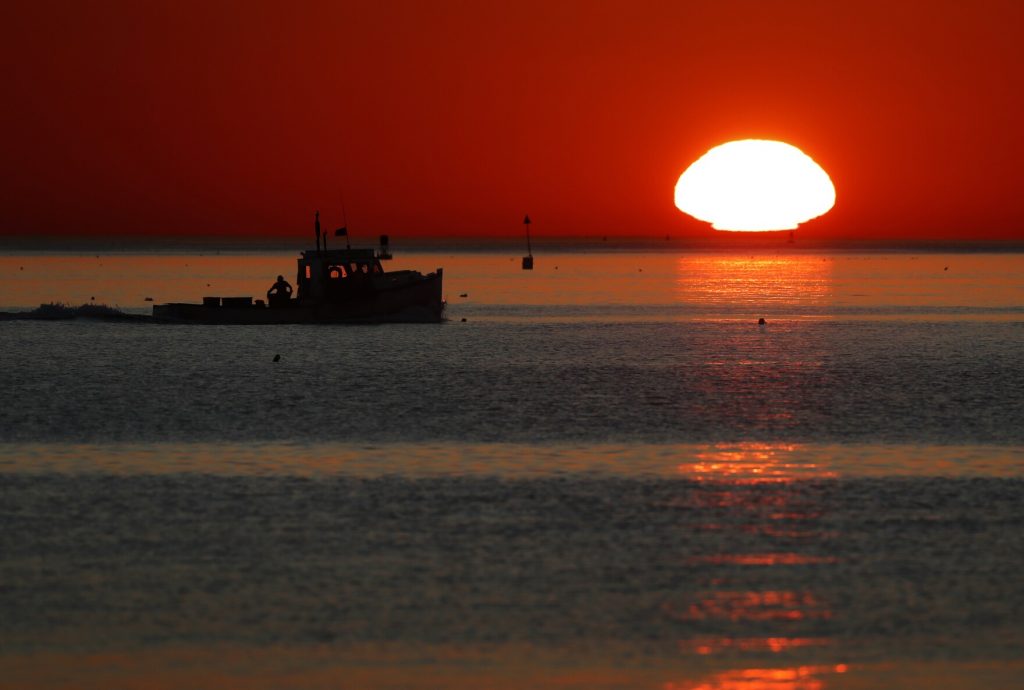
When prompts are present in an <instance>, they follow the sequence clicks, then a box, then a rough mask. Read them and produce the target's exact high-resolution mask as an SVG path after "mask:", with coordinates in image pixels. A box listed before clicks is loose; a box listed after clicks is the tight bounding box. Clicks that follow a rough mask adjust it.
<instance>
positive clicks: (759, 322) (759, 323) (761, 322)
mask: <svg viewBox="0 0 1024 690" xmlns="http://www.w3.org/2000/svg"><path fill="white" fill-rule="evenodd" d="M767 323H768V322H767V321H765V320H764V317H763V316H762V317H761V318H760V319H758V320H757V325H758V326H764V325H766V324H767Z"/></svg>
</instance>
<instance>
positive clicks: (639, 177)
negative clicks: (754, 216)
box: [0, 0, 1024, 239]
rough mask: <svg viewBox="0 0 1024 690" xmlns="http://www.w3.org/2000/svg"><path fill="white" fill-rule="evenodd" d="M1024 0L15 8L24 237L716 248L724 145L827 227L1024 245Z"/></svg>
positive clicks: (17, 217)
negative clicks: (314, 217)
mask: <svg viewBox="0 0 1024 690" xmlns="http://www.w3.org/2000/svg"><path fill="white" fill-rule="evenodd" d="M1022 27H1024V3H1021V2H1017V1H1016V0H1006V1H999V2H997V1H991V0H990V1H985V0H981V1H977V2H970V3H968V2H963V1H961V0H952V1H951V0H913V1H909V0H908V1H903V2H901V1H900V0H888V1H882V2H872V1H865V0H861V1H858V2H853V3H831V2H821V1H820V0H790V1H785V2H783V1H771V0H750V1H746V2H736V1H732V2H730V1H726V0H722V1H719V0H690V1H688V0H665V1H660V0H656V1H647V2H643V1H624V2H600V1H599V0H588V1H576V0H572V1H570V0H540V1H532V0H516V1H515V2H480V1H479V0H466V1H464V2H452V1H447V0H444V1H442V0H432V1H430V2H419V1H410V2H384V1H382V0H371V1H368V2H344V1H343V0H337V1H336V2H324V3H314V2H298V3H290V2H284V1H281V2H256V1H254V0H246V1H245V2H242V1H241V0H238V1H236V2H210V1H207V0H203V1H199V0H186V1H181V0H178V1H175V2H158V1H157V0H147V1H146V2H135V1H131V2H104V1H102V0H100V1H97V2H42V1H40V0H26V1H22V0H15V1H12V0H7V2H4V3H3V6H2V8H0V39H2V40H0V55H2V59H3V71H2V74H3V76H2V77H0V79H2V80H3V91H4V106H3V108H2V109H0V126H2V130H3V144H2V146H3V149H4V151H3V156H2V157H0V176H2V180H0V181H2V184H3V189H4V192H3V195H2V197H0V199H2V202H0V234H19V233H23V234H33V235H34V234H40V233H49V234H64V233H82V234H99V233H136V234H145V233H149V234H176V233H180V234H204V235H205V234H241V233H249V234H265V235H271V234H272V235H292V236H301V237H305V236H306V235H307V234H311V233H310V231H309V225H310V222H311V214H312V211H313V210H314V209H316V208H320V209H321V210H322V212H323V216H324V219H325V225H326V226H334V225H336V224H340V222H341V212H340V209H341V205H340V202H339V190H341V189H344V194H345V200H346V204H347V207H348V221H349V225H350V226H351V227H352V228H353V229H358V230H359V231H360V233H363V234H365V235H367V236H370V237H375V236H376V234H377V233H380V232H389V233H392V234H393V235H397V236H402V235H405V236H412V235H435V236H447V235H481V236H497V235H509V234H518V233H520V232H521V228H522V226H521V225H520V223H521V220H522V216H523V214H524V213H526V212H529V213H530V215H531V217H532V218H533V220H534V225H533V230H534V232H535V233H537V234H538V235H562V236H564V235H588V236H594V235H603V234H606V235H630V234H636V235H646V236H663V235H665V234H671V235H673V236H675V237H682V236H686V235H699V234H707V233H709V232H710V230H709V229H708V228H707V226H705V225H704V224H702V223H699V222H698V221H695V220H693V219H691V218H689V217H687V216H684V215H683V214H682V213H680V212H679V211H678V210H676V208H675V206H674V204H673V186H674V185H675V182H676V179H677V178H678V176H679V174H680V173H681V172H682V171H683V170H684V169H685V168H686V167H687V165H689V163H690V162H692V161H693V160H694V159H696V158H697V157H698V156H700V155H701V154H702V153H704V152H705V151H706V150H707V149H708V148H710V147H711V146H713V145H715V144H719V143H722V142H724V141H728V140H730V139H736V138H744V137H758V138H774V139H781V140H785V141H787V142H790V143H792V144H794V145H796V146H798V147H800V148H801V149H803V150H804V151H805V152H807V153H808V154H809V155H811V156H812V157H813V158H815V160H817V161H818V162H819V163H820V164H821V165H822V166H823V167H824V168H825V170H827V171H828V172H829V174H830V175H831V177H832V179H833V181H834V183H835V186H836V189H837V201H836V206H835V208H834V209H833V211H832V212H831V213H830V214H828V215H827V216H825V217H823V218H820V219H818V220H815V221H811V222H810V223H808V224H807V225H806V226H803V227H802V228H801V230H800V231H799V232H801V233H802V234H804V235H805V236H806V237H812V236H813V237H817V238H829V237H851V238H878V237H945V238H960V239H973V238H1005V239H1024V204H1022V203H1021V197H1022V192H1024V174H1022V173H1021V171H1020V170H1021V166H1020V161H1021V160H1022V159H1024V43H1022V42H1021V38H1020V36H1021V30H1022Z"/></svg>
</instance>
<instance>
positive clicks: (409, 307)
mask: <svg viewBox="0 0 1024 690" xmlns="http://www.w3.org/2000/svg"><path fill="white" fill-rule="evenodd" d="M441 286H442V271H441V269H438V270H437V272H435V273H430V274H428V275H425V276H418V279H415V280H407V281H403V282H402V284H399V285H393V284H384V285H382V286H376V287H372V288H371V289H367V290H362V291H358V292H357V293H354V294H351V295H343V296H340V297H338V298H337V299H335V300H332V301H314V300H290V301H289V303H288V304H287V305H285V306H264V305H263V304H255V305H248V306H224V305H208V304H184V303H179V302H172V303H170V304H157V305H154V306H153V319H154V320H156V321H161V322H165V323H198V324H225V325H230V324H238V325H271V324H302V323H437V322H439V321H442V320H443V319H444V307H445V302H444V299H443V298H442V292H441Z"/></svg>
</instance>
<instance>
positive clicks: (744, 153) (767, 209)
mask: <svg viewBox="0 0 1024 690" xmlns="http://www.w3.org/2000/svg"><path fill="white" fill-rule="evenodd" d="M835 200H836V190H835V187H833V186H832V180H831V179H829V176H828V174H827V173H826V172H825V171H824V170H823V169H822V168H821V166H820V165H818V164H817V163H815V162H814V160H813V159H811V157H810V156H808V155H807V154H805V153H804V152H803V151H801V150H800V149H798V148H797V147H795V146H792V145H790V144H786V143H784V142H781V141H768V140H764V139H745V140H743V141H730V142H728V143H726V144H722V145H720V146H716V147H714V148H713V149H711V150H710V151H708V152H707V153H705V154H704V155H703V156H701V157H700V158H698V159H697V160H696V161H695V162H694V163H693V164H692V165H690V167H689V168H687V169H686V172H684V173H683V174H682V175H681V176H680V177H679V181H678V182H677V183H676V207H678V208H679V210H680V211H683V212H684V213H688V214H690V215H691V216H693V217H694V218H697V219H698V220H703V221H706V222H709V223H711V226H712V227H713V228H715V229H716V230H740V231H767V230H792V229H794V228H796V226H797V225H799V224H800V223H804V222H806V221H808V220H810V219H812V218H817V217H818V216H820V215H823V214H825V213H827V212H828V211H829V209H831V208H832V206H833V205H834V204H835Z"/></svg>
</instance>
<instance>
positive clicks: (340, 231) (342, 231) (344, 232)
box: [334, 228, 348, 237]
mask: <svg viewBox="0 0 1024 690" xmlns="http://www.w3.org/2000/svg"><path fill="white" fill-rule="evenodd" d="M342 235H348V228H338V229H337V230H335V231H334V236H335V237H341V236H342Z"/></svg>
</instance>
